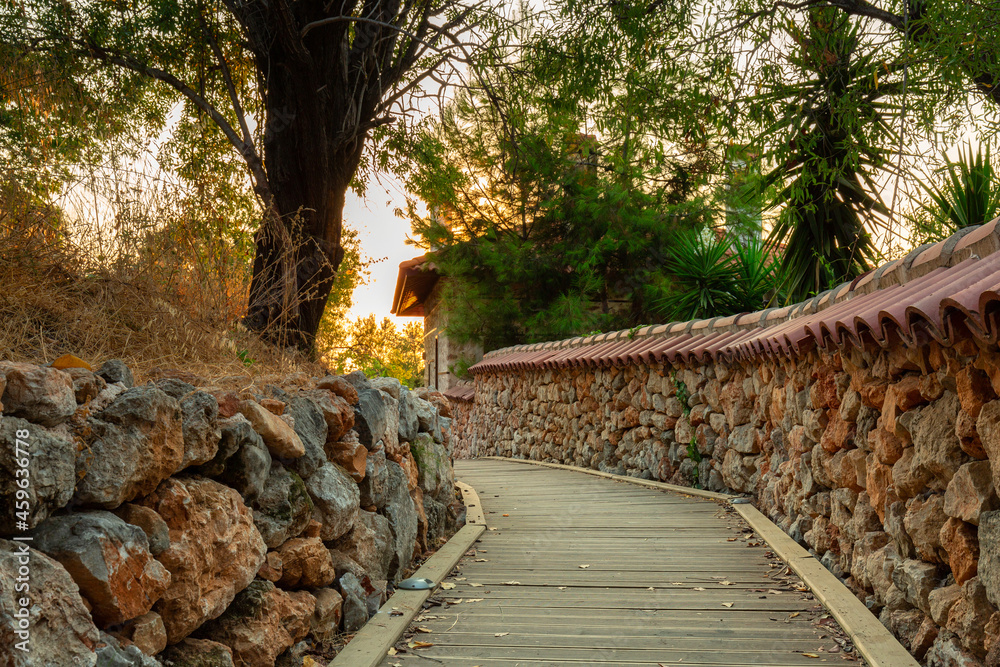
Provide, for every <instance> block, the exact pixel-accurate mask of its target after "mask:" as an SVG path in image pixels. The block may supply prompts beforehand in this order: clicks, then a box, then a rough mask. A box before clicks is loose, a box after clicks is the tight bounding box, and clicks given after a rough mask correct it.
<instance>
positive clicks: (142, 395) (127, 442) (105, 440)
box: [76, 385, 184, 509]
mask: <svg viewBox="0 0 1000 667" xmlns="http://www.w3.org/2000/svg"><path fill="white" fill-rule="evenodd" d="M87 429H88V431H89V436H87V437H86V440H87V441H88V444H89V447H88V448H87V449H84V450H83V451H81V452H80V453H79V455H78V456H77V460H76V470H77V477H79V481H77V484H76V498H77V500H78V501H79V502H81V503H83V504H88V505H99V506H101V507H104V508H107V509H114V508H115V507H118V506H119V505H121V504H122V503H124V502H128V501H130V500H132V499H134V498H136V497H137V496H144V495H146V494H148V493H150V492H151V491H152V490H153V489H155V488H156V485H157V484H159V483H160V482H162V481H163V480H164V479H166V478H167V477H169V476H170V475H172V474H173V473H174V472H176V471H177V470H178V468H180V466H181V464H182V462H183V461H184V435H183V430H182V413H181V408H180V405H179V404H178V403H177V401H176V400H175V399H173V398H170V397H169V396H167V395H166V394H165V393H163V392H162V391H160V390H159V389H157V388H156V387H154V386H152V385H146V386H144V387H136V388H134V389H129V390H128V391H125V392H123V393H122V394H121V395H119V396H118V397H117V398H115V400H114V401H113V402H112V403H111V404H110V405H109V406H108V407H106V408H104V409H103V410H101V411H100V412H98V413H97V414H96V415H94V416H92V417H90V418H89V419H88V420H87Z"/></svg>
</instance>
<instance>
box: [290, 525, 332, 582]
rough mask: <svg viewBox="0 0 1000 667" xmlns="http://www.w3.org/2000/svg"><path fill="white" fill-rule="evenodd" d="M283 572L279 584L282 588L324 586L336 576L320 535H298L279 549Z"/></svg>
mask: <svg viewBox="0 0 1000 667" xmlns="http://www.w3.org/2000/svg"><path fill="white" fill-rule="evenodd" d="M278 554H279V555H280V556H281V567H282V574H281V578H280V579H279V580H278V582H277V583H278V585H279V586H281V587H282V588H285V589H289V588H322V587H323V586H329V585H330V584H332V583H333V582H334V581H335V580H336V578H337V573H336V571H335V570H334V568H333V559H331V558H330V552H329V551H327V549H326V547H325V546H324V545H323V542H322V540H320V539H319V538H318V537H296V538H293V539H291V540H288V541H287V542H285V543H284V544H282V545H281V547H280V548H279V549H278Z"/></svg>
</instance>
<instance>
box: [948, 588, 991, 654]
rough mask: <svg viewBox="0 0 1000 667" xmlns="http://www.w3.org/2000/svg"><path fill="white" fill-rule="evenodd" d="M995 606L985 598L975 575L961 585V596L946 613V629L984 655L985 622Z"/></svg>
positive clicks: (976, 652) (972, 650) (983, 590)
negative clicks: (948, 612) (949, 611)
mask: <svg viewBox="0 0 1000 667" xmlns="http://www.w3.org/2000/svg"><path fill="white" fill-rule="evenodd" d="M995 611H996V608H995V607H994V606H993V605H991V604H990V602H989V600H988V599H987V598H986V589H985V588H983V585H982V583H980V581H979V579H978V578H977V577H973V578H971V579H969V580H968V581H966V582H965V584H963V585H962V596H961V597H960V598H959V599H958V601H957V602H956V603H955V605H954V606H953V607H952V608H951V613H950V614H948V625H947V628H948V630H950V631H952V632H954V633H955V634H957V635H958V636H959V637H960V638H961V640H962V643H963V644H964V645H965V647H966V648H967V649H969V650H970V651H971V652H972V653H974V654H976V655H977V656H978V657H980V658H985V657H986V648H985V646H986V623H987V621H989V620H990V616H992V615H993V613H994V612H995Z"/></svg>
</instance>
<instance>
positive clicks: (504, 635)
mask: <svg viewBox="0 0 1000 667" xmlns="http://www.w3.org/2000/svg"><path fill="white" fill-rule="evenodd" d="M509 634H510V633H509V632H496V633H494V634H493V636H494V637H506V636H507V635H509Z"/></svg>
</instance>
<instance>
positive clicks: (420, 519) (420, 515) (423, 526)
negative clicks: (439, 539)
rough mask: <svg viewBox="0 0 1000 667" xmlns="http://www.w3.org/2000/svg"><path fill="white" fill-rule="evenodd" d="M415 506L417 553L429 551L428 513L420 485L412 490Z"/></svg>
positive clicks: (411, 494) (411, 495)
mask: <svg viewBox="0 0 1000 667" xmlns="http://www.w3.org/2000/svg"><path fill="white" fill-rule="evenodd" d="M410 498H413V507H414V508H415V509H416V510H417V555H418V556H419V555H420V554H424V553H427V551H428V549H429V547H428V544H427V513H426V512H425V511H424V491H423V489H421V488H420V487H419V486H418V487H417V488H415V489H411V490H410Z"/></svg>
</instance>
